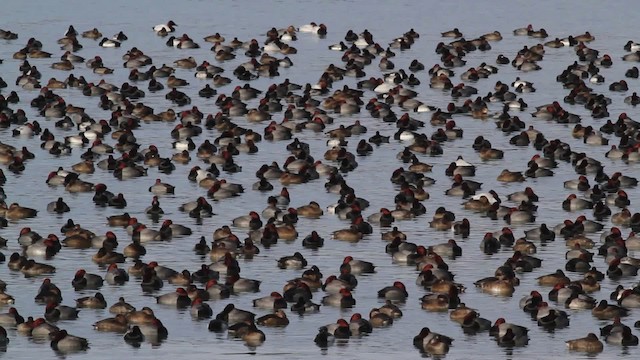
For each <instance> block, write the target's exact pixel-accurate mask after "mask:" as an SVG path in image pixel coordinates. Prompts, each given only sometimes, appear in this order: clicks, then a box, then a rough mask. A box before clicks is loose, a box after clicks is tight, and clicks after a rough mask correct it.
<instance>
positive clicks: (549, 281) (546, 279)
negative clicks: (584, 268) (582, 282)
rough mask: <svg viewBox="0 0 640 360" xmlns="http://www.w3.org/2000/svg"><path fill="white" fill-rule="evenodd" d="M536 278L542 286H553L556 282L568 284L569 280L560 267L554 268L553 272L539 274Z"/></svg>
mask: <svg viewBox="0 0 640 360" xmlns="http://www.w3.org/2000/svg"><path fill="white" fill-rule="evenodd" d="M536 280H538V284H540V285H542V286H555V285H556V284H568V283H570V282H571V280H570V279H569V278H568V277H567V276H566V275H565V274H564V272H563V271H562V270H560V269H558V270H556V272H555V273H552V274H549V275H543V276H539V277H538V278H537V279H536Z"/></svg>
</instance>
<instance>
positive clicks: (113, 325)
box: [93, 314, 129, 333]
mask: <svg viewBox="0 0 640 360" xmlns="http://www.w3.org/2000/svg"><path fill="white" fill-rule="evenodd" d="M93 328H94V329H95V330H98V331H109V332H116V333H126V332H127V331H128V330H129V324H128V322H127V317H126V316H125V315H124V314H117V315H116V316H115V317H112V318H107V319H103V320H99V321H98V322H96V323H94V324H93Z"/></svg>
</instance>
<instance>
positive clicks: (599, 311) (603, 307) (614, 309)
mask: <svg viewBox="0 0 640 360" xmlns="http://www.w3.org/2000/svg"><path fill="white" fill-rule="evenodd" d="M628 312H629V310H628V309H627V308H624V307H621V306H618V305H613V304H608V303H607V301H606V300H602V301H600V302H599V303H598V306H596V307H594V308H593V309H592V310H591V314H592V315H593V316H595V317H596V318H598V319H600V320H607V319H614V318H619V317H622V316H626V315H627V313H628ZM636 342H637V340H636Z"/></svg>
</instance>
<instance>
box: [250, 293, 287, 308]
mask: <svg viewBox="0 0 640 360" xmlns="http://www.w3.org/2000/svg"><path fill="white" fill-rule="evenodd" d="M253 306H254V307H259V308H262V309H269V310H278V309H286V308H287V307H288V305H287V302H286V300H285V299H284V298H283V297H282V295H280V293H279V292H276V291H274V292H272V293H271V294H270V295H269V296H265V297H261V298H259V299H255V300H253Z"/></svg>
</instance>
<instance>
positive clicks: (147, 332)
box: [137, 317, 169, 343]
mask: <svg viewBox="0 0 640 360" xmlns="http://www.w3.org/2000/svg"><path fill="white" fill-rule="evenodd" d="M137 326H138V327H139V328H140V332H141V333H142V335H143V336H144V337H146V338H150V339H153V342H156V343H157V342H158V341H160V340H163V339H166V338H167V336H168V333H169V332H168V330H167V328H166V327H165V326H164V325H163V324H162V321H160V319H158V318H155V317H154V318H153V320H151V321H150V322H148V323H144V324H139V325H137Z"/></svg>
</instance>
